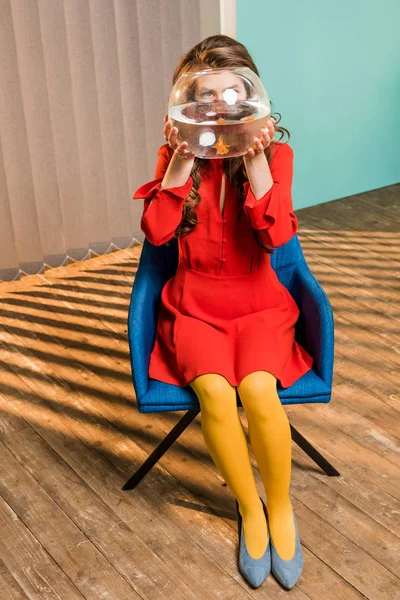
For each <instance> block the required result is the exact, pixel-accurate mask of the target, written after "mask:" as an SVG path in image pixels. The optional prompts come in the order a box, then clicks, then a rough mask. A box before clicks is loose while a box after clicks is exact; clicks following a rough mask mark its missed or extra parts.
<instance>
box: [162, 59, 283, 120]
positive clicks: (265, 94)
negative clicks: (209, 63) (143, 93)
mask: <svg viewBox="0 0 400 600" xmlns="http://www.w3.org/2000/svg"><path fill="white" fill-rule="evenodd" d="M215 71H245V72H246V73H251V74H252V75H253V76H254V77H256V78H257V79H258V81H259V82H260V83H261V89H262V91H263V95H260V101H261V102H262V103H264V102H265V101H267V102H268V104H269V106H270V108H271V100H270V98H269V96H268V92H267V90H266V87H265V85H264V83H263V81H262V79H261V77H259V76H258V75H257V73H255V72H254V71H253V69H250V67H215V68H214V67H208V68H207V69H201V70H200V71H186V73H182V75H180V76H179V77H178V79H177V80H176V81H175V83H174V85H173V86H172V89H171V91H170V94H169V97H168V103H167V104H168V111H169V109H170V103H171V98H172V95H173V94H172V92H173V91H174V88H175V87H177V84H178V81H179V80H180V79H182V78H183V77H189V76H192V75H199V74H201V73H214V72H215ZM250 83H253V82H252V81H250ZM196 103H197V102H196ZM173 106H175V105H173Z"/></svg>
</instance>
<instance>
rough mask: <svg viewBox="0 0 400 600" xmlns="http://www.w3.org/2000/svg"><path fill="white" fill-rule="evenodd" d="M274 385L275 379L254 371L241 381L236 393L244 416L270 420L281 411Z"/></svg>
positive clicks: (268, 374)
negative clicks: (244, 413) (250, 415)
mask: <svg viewBox="0 0 400 600" xmlns="http://www.w3.org/2000/svg"><path fill="white" fill-rule="evenodd" d="M276 383H277V379H276V377H275V376H274V375H272V373H269V372H268V371H255V372H254V373H250V374H249V375H247V376H246V377H244V378H243V379H242V381H241V382H240V384H239V385H238V392H239V396H240V400H241V403H242V405H243V408H244V410H245V412H246V414H248V415H249V414H252V415H254V416H257V418H258V419H263V418H265V419H270V418H271V417H272V416H273V415H274V414H276V411H277V410H282V409H283V407H282V404H281V400H280V398H279V395H278V391H277V387H276Z"/></svg>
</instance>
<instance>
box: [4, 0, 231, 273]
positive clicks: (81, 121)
mask: <svg viewBox="0 0 400 600" xmlns="http://www.w3.org/2000/svg"><path fill="white" fill-rule="evenodd" d="M0 14H1V18H0V88H1V94H0V133H1V139H0V142H1V144H0V280H11V279H15V278H19V277H21V276H23V275H24V274H30V273H38V272H41V271H43V270H44V268H45V267H46V266H50V267H55V266H59V265H62V264H65V263H66V262H69V261H70V260H71V259H73V260H83V259H85V258H89V257H90V256H91V255H92V254H93V253H98V254H103V253H105V252H107V251H110V250H112V249H115V248H125V247H128V246H131V245H133V243H134V242H135V239H136V240H138V241H139V242H141V241H143V234H142V232H141V231H140V215H141V212H142V203H141V202H138V201H133V200H132V194H133V192H134V191H135V189H136V188H137V187H139V186H140V185H141V184H142V183H144V182H145V181H147V180H149V179H153V177H154V168H155V164H156V160H157V150H158V148H159V146H160V145H161V144H163V143H165V140H164V138H163V135H162V128H163V115H164V114H165V113H166V110H167V99H168V94H169V91H170V89H171V85H172V74H173V71H174V68H175V66H176V64H177V62H178V60H179V58H180V57H181V55H182V54H183V53H184V52H186V51H187V50H189V48H190V47H192V46H193V45H194V44H196V43H197V42H199V41H200V40H201V39H203V38H204V37H207V36H208V35H213V34H215V33H219V31H220V5H219V2H218V1H214V0H206V1H204V0H136V1H135V0H0Z"/></svg>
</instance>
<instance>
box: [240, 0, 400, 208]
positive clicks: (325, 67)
mask: <svg viewBox="0 0 400 600" xmlns="http://www.w3.org/2000/svg"><path fill="white" fill-rule="evenodd" d="M236 6H237V23H236V39H237V40H238V41H239V42H241V43H242V44H244V45H245V46H246V47H247V48H248V50H249V51H250V53H251V55H252V57H253V59H254V61H255V63H256V65H257V67H258V69H259V71H260V75H261V79H262V80H263V83H264V85H265V87H266V89H267V92H268V95H269V97H270V99H271V100H272V102H273V107H272V109H273V111H275V112H279V113H281V115H282V120H281V123H280V124H282V125H283V126H284V127H286V128H287V129H288V130H289V131H290V133H291V139H290V141H289V144H290V145H291V146H292V148H293V150H294V155H295V158H294V161H295V162H294V183H293V203H294V208H295V210H296V209H299V208H304V207H307V206H312V205H314V204H320V203H322V202H327V201H329V200H335V199H338V198H343V197H345V196H351V195H352V194H358V193H361V192H365V191H367V190H373V189H376V188H380V187H384V186H387V185H391V184H394V183H397V182H399V181H400V140H399V137H400V35H399V23H400V2H399V1H398V0H383V1H382V2H381V3H379V2H373V1H372V0H350V1H349V0H347V1H344V0H336V1H335V2H322V1H321V2H317V1H316V0H300V1H299V0H297V1H296V0H280V1H278V2H269V1H268V0H264V1H262V0H251V1H250V0H247V1H245V0H236ZM276 139H279V138H278V137H276ZM283 140H284V141H286V135H285V138H283Z"/></svg>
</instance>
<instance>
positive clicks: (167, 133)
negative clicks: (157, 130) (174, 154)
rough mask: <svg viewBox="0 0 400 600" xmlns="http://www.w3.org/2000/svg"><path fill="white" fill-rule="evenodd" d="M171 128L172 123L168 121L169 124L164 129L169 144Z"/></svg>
mask: <svg viewBox="0 0 400 600" xmlns="http://www.w3.org/2000/svg"><path fill="white" fill-rule="evenodd" d="M171 128H172V123H171V121H167V123H166V124H165V125H164V127H163V134H164V138H165V139H166V141H167V142H168V138H169V134H170V132H171Z"/></svg>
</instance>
